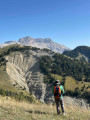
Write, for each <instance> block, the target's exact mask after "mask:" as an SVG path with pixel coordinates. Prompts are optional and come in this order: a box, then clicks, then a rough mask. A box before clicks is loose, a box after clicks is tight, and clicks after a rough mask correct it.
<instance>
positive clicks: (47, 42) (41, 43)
mask: <svg viewBox="0 0 90 120" xmlns="http://www.w3.org/2000/svg"><path fill="white" fill-rule="evenodd" d="M19 43H20V44H22V45H25V46H32V47H37V48H41V49H43V48H48V49H50V50H52V51H54V52H59V53H63V51H65V50H67V51H68V50H70V49H69V48H67V47H65V46H63V45H60V44H58V43H55V42H53V41H52V40H51V39H50V38H45V39H42V38H38V39H34V38H31V37H24V38H21V39H19Z"/></svg>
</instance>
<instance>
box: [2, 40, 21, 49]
mask: <svg viewBox="0 0 90 120" xmlns="http://www.w3.org/2000/svg"><path fill="white" fill-rule="evenodd" d="M13 44H19V43H18V42H16V41H7V42H5V43H4V44H0V48H3V47H6V46H8V45H13Z"/></svg>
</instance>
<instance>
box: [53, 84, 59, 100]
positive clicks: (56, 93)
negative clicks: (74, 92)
mask: <svg viewBox="0 0 90 120" xmlns="http://www.w3.org/2000/svg"><path fill="white" fill-rule="evenodd" d="M60 96H61V89H60V86H55V87H54V97H55V98H60Z"/></svg>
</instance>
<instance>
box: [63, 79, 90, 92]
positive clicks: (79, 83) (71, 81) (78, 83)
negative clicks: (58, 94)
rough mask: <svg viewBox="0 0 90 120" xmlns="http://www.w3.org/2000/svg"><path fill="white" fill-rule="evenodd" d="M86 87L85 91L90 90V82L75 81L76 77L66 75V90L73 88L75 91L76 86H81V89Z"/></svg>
mask: <svg viewBox="0 0 90 120" xmlns="http://www.w3.org/2000/svg"><path fill="white" fill-rule="evenodd" d="M83 86H85V87H84V91H85V90H86V91H89V92H90V88H87V87H88V86H90V82H84V81H83V82H82V81H75V79H74V78H73V77H66V80H65V89H66V90H71V91H74V90H75V88H77V87H78V88H79V89H80V90H81V88H82V87H83Z"/></svg>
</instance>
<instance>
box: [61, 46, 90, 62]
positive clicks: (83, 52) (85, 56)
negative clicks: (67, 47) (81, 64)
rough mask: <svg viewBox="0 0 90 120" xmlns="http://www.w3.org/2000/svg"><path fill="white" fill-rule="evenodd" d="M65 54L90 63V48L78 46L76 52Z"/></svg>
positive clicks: (66, 52) (65, 52)
mask: <svg viewBox="0 0 90 120" xmlns="http://www.w3.org/2000/svg"><path fill="white" fill-rule="evenodd" d="M63 54H64V55H67V56H69V57H71V58H76V59H79V60H83V61H86V62H90V47H88V46H78V47H76V48H75V49H74V50H71V51H64V53H63Z"/></svg>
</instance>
